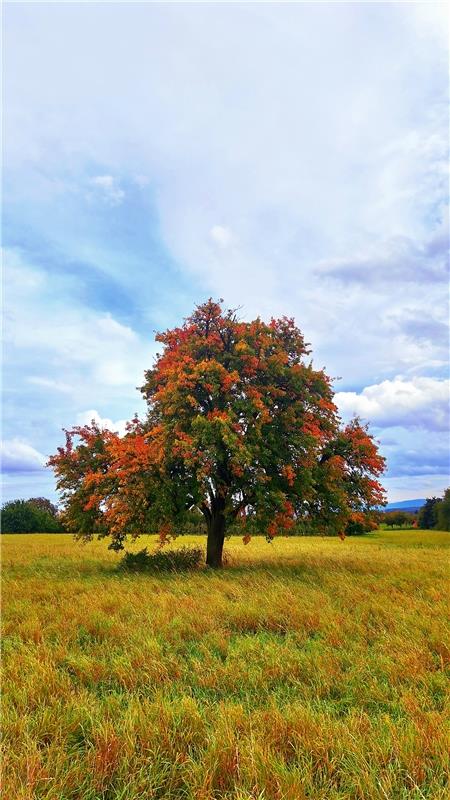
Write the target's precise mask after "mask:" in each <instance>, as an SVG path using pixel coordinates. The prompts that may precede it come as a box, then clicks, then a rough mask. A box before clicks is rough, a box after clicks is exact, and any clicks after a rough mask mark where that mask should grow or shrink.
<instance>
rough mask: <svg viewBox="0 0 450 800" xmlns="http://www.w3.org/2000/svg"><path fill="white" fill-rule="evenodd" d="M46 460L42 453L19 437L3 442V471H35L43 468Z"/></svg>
mask: <svg viewBox="0 0 450 800" xmlns="http://www.w3.org/2000/svg"><path fill="white" fill-rule="evenodd" d="M46 460H47V459H46V458H45V456H43V455H42V453H39V451H38V450H36V449H35V448H34V447H32V446H31V445H30V444H28V443H27V442H25V441H23V440H21V439H19V438H16V437H15V438H13V439H7V440H5V441H4V442H2V445H1V461H2V471H3V472H35V471H36V470H42V468H43V467H44V465H45V462H46Z"/></svg>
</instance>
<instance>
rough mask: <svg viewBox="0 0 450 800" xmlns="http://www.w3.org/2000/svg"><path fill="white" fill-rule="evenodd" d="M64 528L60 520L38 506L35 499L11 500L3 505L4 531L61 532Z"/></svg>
mask: <svg viewBox="0 0 450 800" xmlns="http://www.w3.org/2000/svg"><path fill="white" fill-rule="evenodd" d="M41 499H42V500H44V499H45V498H39V500H41ZM46 502H47V503H50V501H49V500H47V501H46ZM50 505H51V504H50ZM62 530H63V527H62V525H61V522H60V520H59V519H58V518H57V517H56V516H54V515H53V514H50V513H49V512H48V511H46V510H44V509H43V508H42V507H38V506H37V505H36V503H35V502H34V500H11V501H9V502H8V503H5V504H4V505H3V507H2V532H3V533H59V532H61V531H62Z"/></svg>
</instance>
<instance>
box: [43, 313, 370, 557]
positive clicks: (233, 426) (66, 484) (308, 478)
mask: <svg viewBox="0 0 450 800" xmlns="http://www.w3.org/2000/svg"><path fill="white" fill-rule="evenodd" d="M156 338H157V341H159V342H160V343H161V344H162V345H163V347H162V352H161V354H160V355H158V356H157V358H156V361H155V364H154V366H153V367H152V368H151V369H150V370H148V371H147V372H146V373H145V383H144V385H143V386H142V389H141V391H142V393H143V395H144V397H145V399H146V401H147V404H148V413H147V416H146V418H145V419H144V420H139V419H138V418H135V419H133V420H132V421H131V422H130V423H129V425H128V430H127V432H126V434H125V436H122V437H120V436H119V435H118V434H115V433H111V432H110V431H106V430H102V429H100V428H99V427H98V426H97V425H96V424H94V423H92V425H90V426H84V427H78V428H74V429H73V430H71V431H68V432H67V433H66V445H65V447H61V448H59V450H58V452H57V453H56V455H54V456H53V457H52V458H51V459H50V464H51V466H52V467H53V468H54V470H55V473H56V476H57V481H58V488H59V489H60V491H61V493H62V499H63V502H64V504H65V520H66V524H67V525H68V526H69V527H70V528H71V529H72V530H74V531H76V532H77V533H78V534H79V535H80V536H81V537H84V538H91V537H92V535H93V534H94V533H97V534H99V535H100V536H110V537H111V545H110V546H111V547H112V548H113V549H121V548H122V546H123V541H124V539H125V537H126V536H127V535H128V534H129V535H131V536H132V537H136V536H138V535H139V534H140V533H143V532H147V531H149V530H154V529H155V528H157V529H158V530H159V532H160V535H161V538H162V539H163V540H164V538H167V537H170V536H175V535H176V534H177V532H178V531H180V530H182V527H183V521H184V520H185V519H186V515H187V514H189V513H190V514H192V511H193V510H197V512H198V513H199V514H202V515H203V517H204V519H205V521H206V525H207V531H208V538H207V563H208V564H209V565H210V566H220V565H221V563H222V548H223V541H224V536H225V533H226V529H227V525H228V524H229V523H230V522H231V521H233V520H240V522H241V527H242V530H243V532H244V541H248V540H249V538H250V536H251V534H252V533H254V532H259V533H264V534H266V536H267V537H268V538H272V537H273V536H275V535H276V534H277V533H283V532H286V531H289V530H290V529H291V528H292V527H293V526H294V525H298V524H299V523H300V524H304V525H305V526H308V529H309V530H311V532H318V533H320V532H323V533H336V534H340V535H343V534H344V533H345V531H346V529H348V527H349V526H352V525H361V526H366V527H367V526H368V527H370V525H371V510H372V509H373V508H374V506H376V505H378V504H380V503H382V502H383V501H384V495H383V489H382V487H381V485H380V483H379V482H378V480H377V478H378V477H379V476H380V475H381V473H382V472H383V470H384V459H383V458H382V457H381V456H380V455H379V453H378V450H377V446H376V444H375V442H374V440H373V438H372V437H371V436H370V435H369V434H368V432H367V429H366V427H365V426H363V425H361V423H360V422H359V421H358V420H353V421H352V422H351V423H350V424H348V425H347V426H345V427H342V426H341V424H340V420H339V417H338V414H337V409H336V406H335V405H334V403H333V391H332V388H331V383H330V379H329V378H328V377H327V375H326V374H325V373H324V372H323V371H322V370H316V369H314V368H313V365H312V363H311V362H309V361H308V360H307V357H308V354H309V350H308V347H307V345H306V344H305V342H304V339H303V336H302V334H301V332H300V331H299V329H298V328H297V327H296V326H295V324H294V321H293V320H292V319H287V318H285V317H284V318H282V319H278V320H274V319H273V320H271V322H270V323H268V324H266V323H265V322H263V321H261V320H260V319H256V320H254V321H253V322H242V321H240V320H239V319H238V318H237V316H236V314H235V313H234V312H233V311H224V310H223V309H222V308H221V305H220V304H219V303H215V302H213V301H212V300H209V301H208V302H207V303H205V304H203V305H201V306H199V307H197V308H196V310H195V311H194V313H193V314H192V316H191V317H189V318H188V319H187V320H185V322H184V324H183V325H182V326H181V327H178V328H174V329H173V330H169V331H166V332H165V333H161V334H159V335H158V336H157V337H156Z"/></svg>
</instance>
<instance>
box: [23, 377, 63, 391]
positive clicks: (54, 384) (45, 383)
mask: <svg viewBox="0 0 450 800" xmlns="http://www.w3.org/2000/svg"><path fill="white" fill-rule="evenodd" d="M28 383H32V384H34V385H35V386H42V387H43V388H44V389H51V390H52V391H55V392H64V393H66V392H70V391H71V387H70V386H69V384H68V383H63V382H62V381H55V380H53V379H52V378H40V377H39V376H38V375H31V376H30V377H29V378H28Z"/></svg>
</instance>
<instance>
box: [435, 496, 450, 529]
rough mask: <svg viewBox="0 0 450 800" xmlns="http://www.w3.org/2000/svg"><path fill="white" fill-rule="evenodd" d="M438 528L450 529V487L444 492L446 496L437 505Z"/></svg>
mask: <svg viewBox="0 0 450 800" xmlns="http://www.w3.org/2000/svg"><path fill="white" fill-rule="evenodd" d="M434 508H435V512H436V513H435V516H436V528H437V529H438V530H440V531H450V488H449V489H446V490H445V492H444V497H443V498H442V500H439V501H438V502H437V503H436V505H435V507H434Z"/></svg>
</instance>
